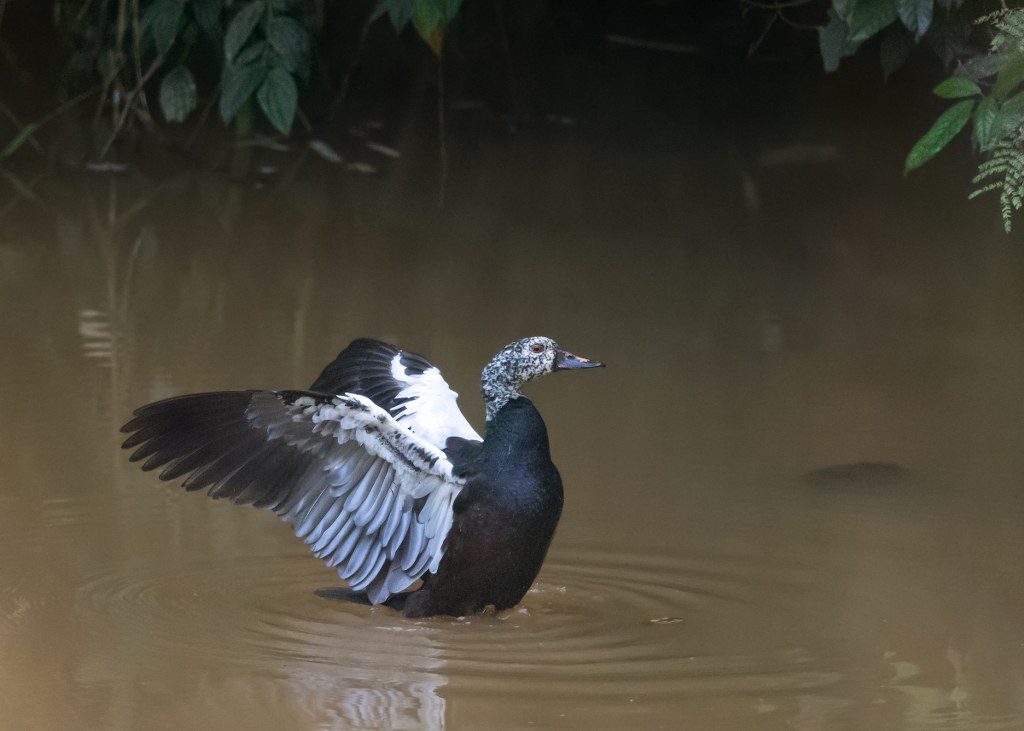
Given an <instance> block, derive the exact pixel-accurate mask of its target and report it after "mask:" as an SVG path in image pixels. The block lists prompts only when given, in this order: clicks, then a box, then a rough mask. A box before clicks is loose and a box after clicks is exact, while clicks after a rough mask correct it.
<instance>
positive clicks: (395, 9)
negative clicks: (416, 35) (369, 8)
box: [370, 0, 416, 33]
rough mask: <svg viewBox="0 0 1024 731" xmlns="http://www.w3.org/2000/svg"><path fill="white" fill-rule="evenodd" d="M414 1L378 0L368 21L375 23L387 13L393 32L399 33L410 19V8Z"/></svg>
mask: <svg viewBox="0 0 1024 731" xmlns="http://www.w3.org/2000/svg"><path fill="white" fill-rule="evenodd" d="M415 2H416V0H378V2H377V6H376V7H375V8H374V9H373V13H371V14H370V22H371V23H375V22H376V21H377V20H379V19H380V18H381V17H383V16H384V15H385V14H387V16H388V18H389V19H390V20H391V25H392V26H393V27H394V29H395V33H401V32H402V31H403V30H405V26H407V25H409V21H410V20H412V9H413V5H414V4H415Z"/></svg>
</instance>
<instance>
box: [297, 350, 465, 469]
mask: <svg viewBox="0 0 1024 731" xmlns="http://www.w3.org/2000/svg"><path fill="white" fill-rule="evenodd" d="M310 390H311V391H315V392H317V393H334V394H337V393H356V394H359V395H361V396H366V397H367V398H368V399H370V400H371V401H373V403H375V404H377V405H378V406H380V407H381V408H382V409H384V410H385V411H387V412H388V413H390V414H391V415H392V416H393V417H395V419H396V420H397V421H398V422H399V423H400V424H401V425H402V426H405V427H408V428H409V429H410V430H411V431H413V432H414V433H416V434H417V435H419V436H420V437H422V438H423V439H425V440H427V441H428V442H430V443H431V444H433V445H434V446H435V447H440V448H442V449H443V448H444V446H445V441H446V440H447V439H448V437H461V438H463V439H471V440H476V441H478V442H479V441H482V438H481V437H480V435H479V434H477V433H476V431H475V430H474V429H473V427H472V426H470V424H469V422H468V421H466V417H465V416H463V414H462V412H461V411H460V410H459V406H458V404H457V403H456V399H458V396H459V395H458V394H457V393H455V392H454V391H452V390H451V388H449V386H448V384H447V383H446V382H445V380H444V377H443V376H442V375H441V371H440V370H438V368H437V366H435V365H433V364H432V363H431V362H430V361H428V360H427V359H426V358H424V357H423V356H422V355H417V354H416V353H410V352H409V351H407V350H399V349H398V348H396V347H395V346H394V345H389V344H388V343H383V342H381V341H379V340H371V339H369V338H360V339H359V340H353V341H352V342H351V343H350V344H349V346H348V347H347V348H345V349H344V350H343V351H341V353H339V354H338V357H337V358H335V359H334V360H333V361H332V362H331V363H329V364H328V365H327V367H326V368H324V370H323V372H322V373H321V374H320V376H319V377H318V378H317V379H316V381H314V383H313V385H312V386H311V387H310Z"/></svg>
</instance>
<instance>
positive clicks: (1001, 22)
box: [975, 8, 1024, 53]
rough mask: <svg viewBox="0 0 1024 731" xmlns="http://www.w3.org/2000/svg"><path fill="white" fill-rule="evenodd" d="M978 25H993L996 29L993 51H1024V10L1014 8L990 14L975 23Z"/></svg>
mask: <svg viewBox="0 0 1024 731" xmlns="http://www.w3.org/2000/svg"><path fill="white" fill-rule="evenodd" d="M975 22H976V23H978V24H981V23H991V24H992V25H994V26H995V28H996V34H995V36H993V38H992V50H993V51H994V52H997V53H998V52H1000V51H1024V9H1022V8H1013V9H1007V10H999V11H996V12H994V13H989V14H988V15H985V16H983V17H981V18H978V19H977V21H975Z"/></svg>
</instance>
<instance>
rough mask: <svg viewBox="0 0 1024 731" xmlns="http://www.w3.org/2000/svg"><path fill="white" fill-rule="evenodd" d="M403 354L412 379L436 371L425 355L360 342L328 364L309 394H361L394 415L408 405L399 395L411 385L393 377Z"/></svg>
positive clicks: (372, 341) (375, 342)
mask: <svg viewBox="0 0 1024 731" xmlns="http://www.w3.org/2000/svg"><path fill="white" fill-rule="evenodd" d="M399 354H401V360H400V362H401V364H402V366H404V368H405V372H406V374H408V375H419V374H422V373H424V372H425V371H426V370H427V369H429V368H433V367H434V366H433V365H432V364H431V363H430V361H428V360H427V359H426V358H424V357H423V356H422V355H417V354H416V353H410V352H408V351H404V350H399V349H398V348H396V347H395V346H393V345H389V344H388V343H384V342H381V341H380V340H371V339H370V338H359V339H358V340H353V341H352V342H351V343H350V344H349V346H348V347H347V348H345V349H344V350H343V351H341V353H339V354H338V357H337V358H335V359H334V360H333V361H331V362H330V363H328V364H327V366H326V367H325V368H324V369H323V371H322V372H321V373H320V375H319V376H318V377H317V379H316V380H315V381H314V382H313V385H312V386H310V387H309V390H310V391H316V392H318V393H358V394H361V395H363V396H366V397H367V398H368V399H370V400H371V401H373V402H374V403H375V404H377V405H378V406H380V407H381V408H382V409H384V410H385V411H389V412H391V413H392V414H394V413H395V409H396V408H398V407H400V406H401V405H402V404H403V403H405V402H406V401H408V399H404V398H398V393H399V392H400V391H402V390H403V389H404V388H405V387H406V386H407V385H408V384H405V383H401V382H399V381H396V380H395V378H394V376H393V375H392V373H391V362H392V360H394V358H395V356H396V355H399Z"/></svg>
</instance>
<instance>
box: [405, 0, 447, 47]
mask: <svg viewBox="0 0 1024 731" xmlns="http://www.w3.org/2000/svg"><path fill="white" fill-rule="evenodd" d="M412 24H413V27H414V28H416V32H417V33H419V34H420V38H422V39H423V40H425V41H426V42H427V44H428V45H429V46H430V47H431V48H432V49H434V53H435V54H437V55H440V53H441V43H442V42H443V38H444V35H443V34H444V13H443V11H442V8H441V7H440V6H439V4H438V3H437V2H435V0H416V4H415V5H414V6H413V9H412ZM439 34H440V35H439Z"/></svg>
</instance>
